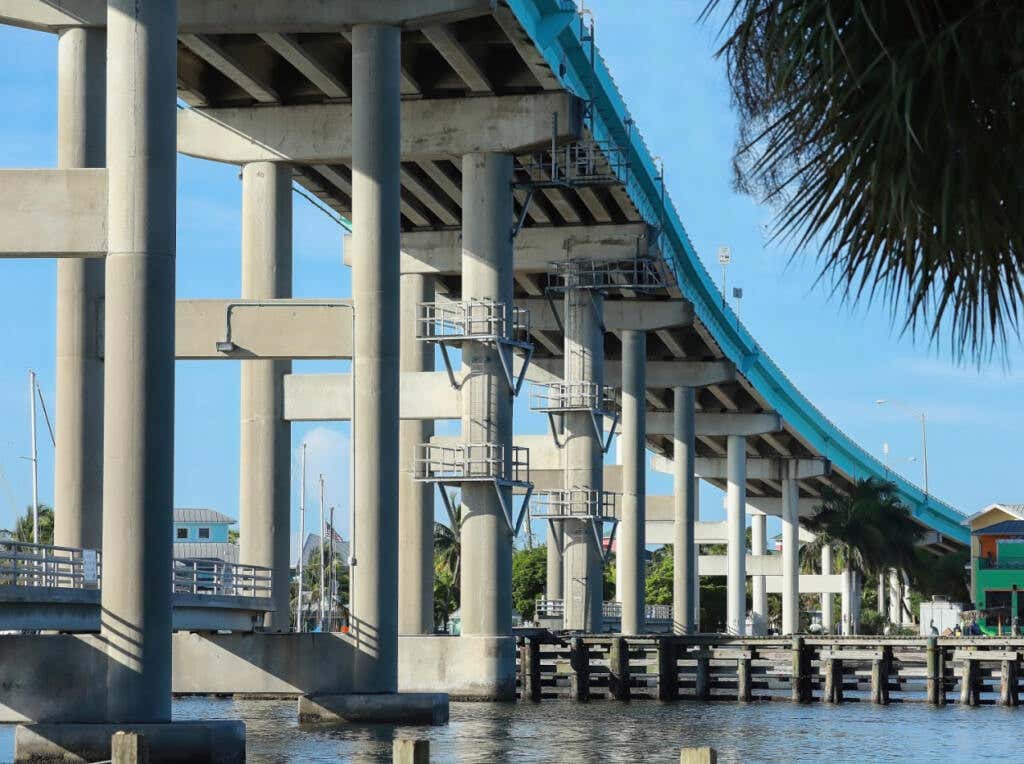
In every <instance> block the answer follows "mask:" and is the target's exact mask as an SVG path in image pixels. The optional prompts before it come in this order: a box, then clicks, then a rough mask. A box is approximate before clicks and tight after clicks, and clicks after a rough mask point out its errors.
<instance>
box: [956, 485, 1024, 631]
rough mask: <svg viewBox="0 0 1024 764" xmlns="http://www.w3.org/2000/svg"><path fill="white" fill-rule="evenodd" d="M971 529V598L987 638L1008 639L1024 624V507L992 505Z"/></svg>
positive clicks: (973, 518)
mask: <svg viewBox="0 0 1024 764" xmlns="http://www.w3.org/2000/svg"><path fill="white" fill-rule="evenodd" d="M967 524H968V525H969V526H970V528H971V596H972V597H973V598H974V607H975V609H976V610H978V611H980V613H981V618H979V621H978V625H979V626H980V627H981V629H982V631H984V632H985V633H986V634H991V635H997V634H1006V635H1009V634H1010V633H1011V630H1012V629H1013V626H1014V623H1015V622H1016V623H1017V624H1022V623H1024V504H992V505H990V506H988V507H986V508H985V509H983V510H981V511H980V512H977V513H975V514H974V515H972V516H971V517H970V518H968V520H967Z"/></svg>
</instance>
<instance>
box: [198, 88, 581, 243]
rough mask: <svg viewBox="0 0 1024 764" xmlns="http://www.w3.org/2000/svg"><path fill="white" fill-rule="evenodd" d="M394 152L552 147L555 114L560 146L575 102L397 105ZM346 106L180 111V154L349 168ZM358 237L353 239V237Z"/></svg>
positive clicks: (558, 96) (532, 98)
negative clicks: (398, 125) (399, 132)
mask: <svg viewBox="0 0 1024 764" xmlns="http://www.w3.org/2000/svg"><path fill="white" fill-rule="evenodd" d="M400 109H401V114H400V119H401V123H402V126H403V128H404V129H403V130H402V135H401V137H400V141H401V142H400V145H399V149H398V151H399V152H400V154H401V158H402V159H403V160H406V161H409V160H424V159H444V158H447V157H450V156H452V155H456V156H459V155H464V154H470V153H483V152H507V151H524V150H528V149H531V148H534V147H536V146H540V145H547V144H550V142H551V115H552V114H553V113H557V114H558V125H559V135H558V139H559V140H562V141H571V140H576V139H577V138H578V137H579V135H580V131H581V129H582V127H581V125H582V122H581V117H580V115H581V109H580V106H579V100H578V99H577V98H576V97H575V96H572V95H570V94H568V93H541V94H534V95H513V96H494V97H485V98H469V99H437V98H431V99H425V100H419V101H403V102H402V103H401V106H400ZM352 115H353V106H352V104H348V103H326V104H304V105H296V106H263V107H259V108H253V107H237V108H221V109H183V110H181V111H179V112H178V151H179V152H181V153H182V154H187V155H189V156H194V157H198V158H200V159H212V160H214V161H217V162H228V163H232V164H246V163H249V162H294V163H303V164H319V163H325V164H339V163H342V164H344V163H349V162H351V161H352V160H353V151H354V141H353V134H352V132H351V131H349V130H346V129H345V128H344V126H345V125H348V124H351V120H352ZM357 235H358V234H357Z"/></svg>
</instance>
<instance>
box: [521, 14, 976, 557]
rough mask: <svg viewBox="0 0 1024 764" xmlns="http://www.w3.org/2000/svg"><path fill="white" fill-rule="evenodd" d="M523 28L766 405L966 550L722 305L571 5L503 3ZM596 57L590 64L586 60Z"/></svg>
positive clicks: (959, 524)
mask: <svg viewBox="0 0 1024 764" xmlns="http://www.w3.org/2000/svg"><path fill="white" fill-rule="evenodd" d="M507 2H508V4H509V6H510V7H511V8H512V10H513V12H515V14H516V17H517V18H518V19H519V22H520V24H522V26H523V29H524V30H525V31H526V33H527V34H529V35H530V37H531V39H532V40H533V42H534V44H535V45H536V46H537V49H538V50H540V51H541V53H542V55H543V56H544V58H545V60H546V61H547V62H548V64H549V65H550V67H551V69H552V71H553V72H554V73H555V76H556V77H558V78H559V80H560V81H561V82H562V84H563V85H564V86H565V87H566V89H567V90H569V91H571V92H573V93H575V94H576V95H578V96H580V97H581V98H583V99H585V100H587V101H589V102H591V103H592V104H593V108H594V115H595V119H594V126H593V128H594V138H595V139H596V140H598V141H609V142H611V143H614V144H616V145H618V146H620V147H622V148H624V149H626V150H627V151H628V160H629V161H628V165H629V168H630V169H629V175H628V177H626V178H623V180H624V182H625V184H626V188H627V191H628V193H629V195H630V198H631V199H632V200H633V203H634V204H635V205H636V206H637V209H638V210H639V211H640V214H641V215H642V216H643V217H644V219H645V220H647V221H648V222H649V223H652V224H654V225H656V226H658V227H659V228H660V230H661V234H660V236H661V238H660V247H661V250H662V252H663V254H664V255H665V259H666V261H667V262H668V263H669V265H670V266H671V268H672V270H673V271H674V272H675V275H676V279H677V280H678V282H679V287H680V290H681V291H682V293H683V295H684V296H685V297H686V298H687V299H688V300H690V301H691V302H692V303H693V306H694V311H695V313H696V315H697V317H698V318H699V319H700V320H701V322H703V324H704V325H705V326H706V327H707V328H708V329H709V331H710V332H711V334H712V335H713V336H714V338H715V340H716V341H717V342H718V344H719V345H720V347H721V348H722V351H723V353H724V354H725V355H726V357H728V358H729V359H730V360H731V361H732V362H733V363H735V364H736V368H737V369H739V370H740V372H742V374H743V375H744V376H746V378H747V379H748V380H750V382H751V383H752V384H753V385H754V386H755V387H756V388H757V390H758V392H760V393H761V395H762V396H764V398H765V400H766V401H767V402H768V404H769V405H770V406H771V407H772V408H773V409H775V410H776V411H777V412H778V413H779V414H781V415H782V417H783V418H784V419H785V420H786V422H787V423H788V424H789V425H790V426H792V427H793V428H794V429H796V430H797V431H798V432H799V433H800V435H801V436H802V437H803V438H805V439H806V440H807V442H808V443H810V444H811V446H812V447H813V448H815V449H816V450H817V451H819V452H820V453H821V454H822V455H823V456H825V457H826V458H828V459H830V460H831V461H832V463H833V465H834V466H836V467H837V468H839V469H841V470H842V471H843V472H846V473H847V474H849V475H850V476H852V477H854V478H863V477H876V478H880V479H887V480H891V481H892V482H894V483H895V484H896V488H897V490H898V492H899V496H900V499H901V500H902V501H903V502H904V503H905V504H906V505H907V506H908V507H910V509H911V511H912V512H913V513H914V516H915V517H917V518H918V519H919V520H920V521H921V522H922V523H924V524H925V525H927V526H928V527H929V528H932V529H933V530H936V531H938V532H940V533H942V534H943V535H944V536H948V537H949V538H951V539H955V540H956V541H958V542H960V543H961V544H967V543H968V541H969V539H970V534H969V531H968V529H967V527H966V526H964V525H963V521H964V519H965V518H964V515H963V514H962V513H960V512H959V511H958V510H956V509H955V508H954V507H952V506H951V505H949V504H947V503H945V502H943V501H940V500H939V499H937V498H935V497H934V496H931V495H928V494H925V492H924V491H923V490H922V489H921V488H919V487H918V486H916V485H914V484H913V483H911V482H910V481H908V480H906V479H904V478H902V477H900V476H898V475H895V474H893V473H892V472H890V471H889V470H887V469H886V467H885V465H883V464H882V463H881V462H880V461H879V460H878V459H876V458H875V457H874V456H872V455H871V454H869V453H868V452H867V451H865V450H864V449H863V448H861V447H860V446H859V445H857V444H856V443H855V442H854V441H853V440H852V439H851V438H850V437H849V436H848V435H846V433H844V432H842V430H840V429H839V428H838V427H837V426H836V425H835V424H833V423H832V422H831V421H829V419H828V418H827V417H826V416H825V415H824V414H823V413H822V412H821V411H819V410H818V409H817V408H816V407H815V406H814V405H813V404H812V403H811V402H810V401H809V400H808V399H807V398H806V397H804V395H803V394H802V393H801V392H800V391H799V390H797V388H796V386H795V385H794V384H793V383H792V382H791V381H790V380H789V379H788V378H787V377H786V375H785V374H784V373H783V372H782V370H781V369H780V368H779V367H778V366H777V365H776V364H775V362H774V361H773V360H772V359H771V358H770V357H769V356H768V354H767V353H766V352H765V351H764V350H763V349H762V348H761V346H760V345H758V344H757V341H756V340H755V339H754V337H753V335H752V334H751V333H750V332H749V331H748V330H747V329H746V327H744V326H743V324H742V323H741V322H740V321H739V319H738V318H737V316H736V315H735V313H734V312H733V311H732V310H731V309H730V308H729V307H728V306H727V305H723V304H722V295H721V293H720V292H719V291H718V288H717V287H716V286H715V284H714V282H713V281H712V279H711V276H710V274H709V273H708V272H707V270H706V269H705V268H704V265H703V263H701V260H700V258H699V257H698V256H697V252H696V250H695V249H694V248H693V244H692V243H691V242H690V239H689V237H688V236H687V234H686V229H685V227H684V226H683V223H682V220H681V219H680V217H679V213H678V212H677V211H676V208H675V206H674V205H673V204H672V201H671V199H670V198H668V196H667V195H666V196H665V202H664V206H663V205H662V194H663V192H662V187H661V183H660V180H659V173H658V170H657V168H656V167H655V165H654V160H653V158H652V155H651V153H650V151H649V150H648V149H647V146H646V144H645V143H644V141H643V137H642V136H641V135H640V134H639V131H638V130H631V129H629V127H628V125H629V111H628V109H627V108H626V104H625V101H624V100H623V98H622V94H621V93H620V92H619V90H618V87H617V86H616V85H615V81H614V79H613V78H612V75H611V73H610V72H609V71H608V67H607V66H606V65H605V62H604V60H603V59H602V58H601V55H600V53H599V52H597V51H596V50H594V51H592V50H591V42H590V41H588V40H585V39H584V37H585V36H586V34H587V32H586V29H585V28H584V26H583V25H582V23H581V16H580V14H579V12H578V11H577V8H576V5H575V3H574V2H573V0H507ZM592 52H593V63H592V60H591V54H592Z"/></svg>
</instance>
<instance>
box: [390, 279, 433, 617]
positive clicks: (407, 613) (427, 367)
mask: <svg viewBox="0 0 1024 764" xmlns="http://www.w3.org/2000/svg"><path fill="white" fill-rule="evenodd" d="M433 299H434V280H433V279H432V278H431V277H430V276H423V275H420V274H410V275H406V276H402V288H401V300H402V304H401V317H400V320H401V338H400V340H399V345H400V347H399V363H400V366H401V371H402V373H403V374H406V373H410V372H413V373H418V372H430V371H433V369H434V347H433V345H430V344H428V343H426V342H419V341H418V340H417V339H416V316H417V305H418V304H419V303H422V302H430V301H431V300H433ZM433 434H434V422H433V421H432V420H429V419H420V420H403V421H402V422H401V423H400V424H399V426H398V633H399V634H408V635H412V634H433V633H434V487H433V486H432V485H430V484H429V483H420V482H417V481H415V480H413V477H412V472H413V455H414V454H415V450H416V446H418V445H419V444H421V443H426V442H428V441H429V440H430V438H431V436H432V435H433Z"/></svg>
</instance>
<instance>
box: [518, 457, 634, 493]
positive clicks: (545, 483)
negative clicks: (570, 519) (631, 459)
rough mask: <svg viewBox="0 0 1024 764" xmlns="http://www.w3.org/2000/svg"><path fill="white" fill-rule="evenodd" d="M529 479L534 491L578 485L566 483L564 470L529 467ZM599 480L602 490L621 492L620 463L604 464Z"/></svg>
mask: <svg viewBox="0 0 1024 764" xmlns="http://www.w3.org/2000/svg"><path fill="white" fill-rule="evenodd" d="M567 463H568V461H567ZM530 480H531V481H532V482H533V490H534V492H535V493H536V492H537V491H554V490H557V489H559V488H564V487H565V486H566V485H579V484H578V483H566V475H565V470H545V469H539V470H535V469H532V468H531V469H530ZM601 482H602V484H603V486H604V489H603V490H605V491H611V492H612V493H622V485H623V482H622V465H621V464H607V465H605V466H604V469H603V470H602V476H601Z"/></svg>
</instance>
